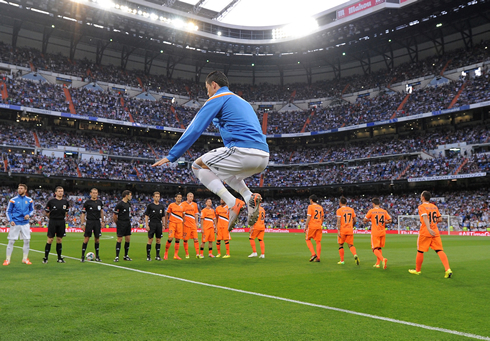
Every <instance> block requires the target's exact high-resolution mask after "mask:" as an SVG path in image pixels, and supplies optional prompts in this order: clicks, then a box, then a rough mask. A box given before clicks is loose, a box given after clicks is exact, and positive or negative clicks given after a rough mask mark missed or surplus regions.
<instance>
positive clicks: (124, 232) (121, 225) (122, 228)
mask: <svg viewBox="0 0 490 341" xmlns="http://www.w3.org/2000/svg"><path fill="white" fill-rule="evenodd" d="M116 231H117V232H116V233H117V236H118V237H125V236H130V235H131V222H130V221H129V220H128V221H125V220H122V221H121V220H118V221H117V223H116Z"/></svg>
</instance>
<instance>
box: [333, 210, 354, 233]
mask: <svg viewBox="0 0 490 341" xmlns="http://www.w3.org/2000/svg"><path fill="white" fill-rule="evenodd" d="M355 217H356V213H355V212H354V209H353V208H351V207H347V206H342V207H341V208H339V209H338V210H337V218H340V234H344V235H351V234H354V218H355Z"/></svg>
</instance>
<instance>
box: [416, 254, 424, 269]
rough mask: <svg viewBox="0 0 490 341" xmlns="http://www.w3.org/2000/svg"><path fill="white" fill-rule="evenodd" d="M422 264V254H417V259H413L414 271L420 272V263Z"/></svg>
mask: <svg viewBox="0 0 490 341" xmlns="http://www.w3.org/2000/svg"><path fill="white" fill-rule="evenodd" d="M423 262H424V253H423V252H417V258H416V259H415V271H420V270H422V263H423Z"/></svg>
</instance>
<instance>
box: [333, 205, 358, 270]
mask: <svg viewBox="0 0 490 341" xmlns="http://www.w3.org/2000/svg"><path fill="white" fill-rule="evenodd" d="M356 221H357V218H356V213H355V212H354V209H353V208H351V207H347V199H346V198H345V197H342V198H340V208H339V209H338V210H337V229H338V231H339V232H338V237H337V242H338V243H339V255H340V262H338V263H337V264H344V243H347V245H349V250H350V252H352V254H353V255H354V262H355V263H356V264H357V265H359V256H358V255H357V251H356V248H355V246H354V224H355V223H356Z"/></svg>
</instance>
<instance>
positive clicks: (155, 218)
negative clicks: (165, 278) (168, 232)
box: [145, 192, 165, 261]
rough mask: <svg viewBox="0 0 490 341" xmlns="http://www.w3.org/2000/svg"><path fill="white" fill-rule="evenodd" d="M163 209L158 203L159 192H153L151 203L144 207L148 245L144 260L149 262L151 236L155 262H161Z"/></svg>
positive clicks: (163, 223)
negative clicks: (153, 244)
mask: <svg viewBox="0 0 490 341" xmlns="http://www.w3.org/2000/svg"><path fill="white" fill-rule="evenodd" d="M164 211H165V208H164V207H163V205H162V204H161V203H160V192H153V202H152V203H150V204H149V205H148V206H146V210H145V227H146V231H148V243H147V244H146V260H147V261H151V244H152V243H153V236H155V238H156V243H155V250H156V255H155V260H158V261H161V260H162V258H160V248H161V246H162V233H163V226H164V225H165V213H164Z"/></svg>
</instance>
